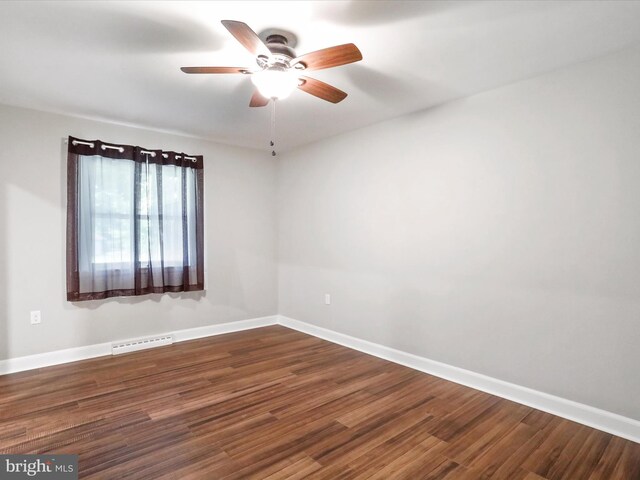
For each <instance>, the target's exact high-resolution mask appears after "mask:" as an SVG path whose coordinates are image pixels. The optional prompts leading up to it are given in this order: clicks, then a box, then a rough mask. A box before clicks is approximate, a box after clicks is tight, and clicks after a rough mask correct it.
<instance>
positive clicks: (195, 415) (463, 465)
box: [0, 326, 640, 480]
mask: <svg viewBox="0 0 640 480" xmlns="http://www.w3.org/2000/svg"><path fill="white" fill-rule="evenodd" d="M0 452H2V453H76V454H79V456H80V464H79V466H80V478H82V479H114V478H127V479H134V480H143V479H153V480H157V479H161V480H169V479H177V478H179V479H180V480H197V479H203V480H211V479H216V480H217V479H229V480H231V479H239V480H240V479H242V480H244V479H251V478H255V479H271V480H276V479H315V480H320V479H323V480H340V479H344V480H359V479H369V478H378V479H385V480H387V479H411V480H414V479H440V480H455V479H465V480H483V479H495V480H541V479H543V480H604V479H606V480H637V479H640V445H638V444H635V443H633V442H630V441H627V440H624V439H621V438H618V437H614V436H612V435H609V434H606V433H603V432H600V431H597V430H593V429H591V428H588V427H585V426H582V425H578V424H576V423H573V422H570V421H568V420H564V419H561V418H558V417H554V416H553V415H550V414H547V413H544V412H540V411H538V410H534V409H532V408H529V407H525V406H523V405H519V404H516V403H513V402H510V401H507V400H504V399H501V398H498V397H495V396H492V395H489V394H487V393H484V392H479V391H477V390H473V389H470V388H467V387H463V386H460V385H457V384H454V383H451V382H448V381H445V380H442V379H439V378H437V377H434V376H431V375H427V374H424V373H421V372H418V371H415V370H412V369H409V368H406V367H403V366H400V365H396V364H393V363H390V362H386V361H384V360H381V359H379V358H375V357H372V356H369V355H365V354H362V353H360V352H357V351H354V350H350V349H348V348H345V347H342V346H339V345H336V344H332V343H329V342H325V341H323V340H320V339H318V338H315V337H311V336H308V335H305V334H302V333H300V332H296V331H293V330H289V329H287V328H284V327H280V326H273V327H265V328H260V329H254V330H248V331H244V332H237V333H231V334H227V335H220V336H215V337H210V338H203V339H198V340H192V341H188V342H182V343H179V344H175V345H171V346H167V347H161V348H156V349H152V350H146V351H140V352H135V353H131V354H125V355H119V356H115V357H101V358H95V359H90V360H86V361H81V362H74V363H69V364H65V365H57V366H54V367H49V368H42V369H37V370H32V371H29V372H21V373H17V374H12V375H4V376H0Z"/></svg>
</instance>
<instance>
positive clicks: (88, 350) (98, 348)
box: [0, 315, 278, 375]
mask: <svg viewBox="0 0 640 480" xmlns="http://www.w3.org/2000/svg"><path fill="white" fill-rule="evenodd" d="M277 322H278V316H277V315H271V316H268V317H259V318H251V319H249V320H238V321H237V322H229V323H221V324H218V325H207V326H205V327H196V328H187V329H184V330H176V331H174V332H165V333H161V334H159V335H173V339H174V341H175V342H184V341H186V340H194V339H196V338H203V337H209V336H212V335H222V334H224V333H233V332H240V331H242V330H249V329H252V328H259V327H266V326H269V325H275V324H277ZM117 341H119V340H114V342H117ZM112 343H113V342H106V343H96V344H94V345H87V346H84V347H75V348H68V349H66V350H55V351H53V352H46V353H38V354H36V355H27V356H25V357H16V358H10V359H7V360H0V375H5V374H8V373H17V372H23V371H25V370H33V369H35V368H43V367H51V366H53V365H60V364H62V363H69V362H77V361H78V360H87V359H89V358H95V357H101V356H104V355H111V345H112Z"/></svg>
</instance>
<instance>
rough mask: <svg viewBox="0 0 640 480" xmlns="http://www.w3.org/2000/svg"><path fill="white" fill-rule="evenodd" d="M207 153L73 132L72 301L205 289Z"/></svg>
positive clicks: (69, 295) (69, 240) (69, 289)
mask: <svg viewBox="0 0 640 480" xmlns="http://www.w3.org/2000/svg"><path fill="white" fill-rule="evenodd" d="M203 175H204V162H203V158H202V156H197V155H196V156H192V155H186V154H184V153H176V152H163V151H162V150H149V149H145V148H141V147H134V146H130V145H117V144H112V143H104V142H101V141H100V140H82V139H79V138H74V137H69V148H68V158H67V300H69V301H80V300H95V299H101V298H107V297H115V296H130V295H145V294H148V293H164V292H184V291H193V290H204V231H203V218H204V217H203V213H204V212H203V205H204V199H203V185H204V179H203Z"/></svg>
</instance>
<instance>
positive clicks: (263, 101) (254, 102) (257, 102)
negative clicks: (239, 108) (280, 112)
mask: <svg viewBox="0 0 640 480" xmlns="http://www.w3.org/2000/svg"><path fill="white" fill-rule="evenodd" d="M268 103H269V99H268V98H266V97H263V96H262V95H261V94H260V92H259V91H258V90H256V91H255V92H253V95H252V96H251V101H250V102H249V106H250V107H266V106H267V104H268Z"/></svg>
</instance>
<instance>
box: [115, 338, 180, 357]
mask: <svg viewBox="0 0 640 480" xmlns="http://www.w3.org/2000/svg"><path fill="white" fill-rule="evenodd" d="M172 343H173V336H172V335H162V336H160V337H146V338H136V339H134V340H125V341H123V342H118V343H113V344H111V354H112V355H118V354H120V353H128V352H135V351H137V350H145V349H147V348H154V347H161V346H163V345H171V344H172Z"/></svg>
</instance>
